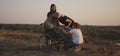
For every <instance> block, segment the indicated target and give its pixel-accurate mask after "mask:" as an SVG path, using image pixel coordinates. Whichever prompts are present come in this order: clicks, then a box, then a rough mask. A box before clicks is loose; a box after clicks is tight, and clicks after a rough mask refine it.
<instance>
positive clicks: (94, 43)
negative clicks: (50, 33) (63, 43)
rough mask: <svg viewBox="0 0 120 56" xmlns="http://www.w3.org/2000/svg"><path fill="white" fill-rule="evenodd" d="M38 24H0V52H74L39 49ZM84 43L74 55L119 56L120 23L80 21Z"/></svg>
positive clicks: (33, 55)
mask: <svg viewBox="0 0 120 56" xmlns="http://www.w3.org/2000/svg"><path fill="white" fill-rule="evenodd" d="M43 30H44V28H43V27H42V25H27V24H24V25H20V24H0V56H75V55H74V54H73V53H72V51H73V50H68V51H65V50H61V52H56V50H52V51H51V52H49V53H48V52H45V51H41V50H40V49H39V46H38V39H39V36H41V34H42V33H43V32H44V31H43ZM81 30H82V33H83V36H84V40H85V43H84V45H83V46H82V49H81V51H80V52H79V55H78V56H120V45H117V44H116V43H120V26H89V25H82V26H81Z"/></svg>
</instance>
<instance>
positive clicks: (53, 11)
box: [50, 4, 56, 12]
mask: <svg viewBox="0 0 120 56" xmlns="http://www.w3.org/2000/svg"><path fill="white" fill-rule="evenodd" d="M53 6H56V5H55V4H51V6H50V11H51V12H56V10H55V11H53V10H52V7H53Z"/></svg>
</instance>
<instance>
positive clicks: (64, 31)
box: [60, 27, 71, 35]
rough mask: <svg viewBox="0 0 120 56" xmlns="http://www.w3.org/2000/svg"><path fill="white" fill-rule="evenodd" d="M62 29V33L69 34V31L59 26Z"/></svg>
mask: <svg viewBox="0 0 120 56" xmlns="http://www.w3.org/2000/svg"><path fill="white" fill-rule="evenodd" d="M60 29H61V30H62V31H63V33H65V34H67V35H71V33H70V32H67V31H66V30H65V29H64V28H62V27H61V28H60Z"/></svg>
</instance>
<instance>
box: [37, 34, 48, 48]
mask: <svg viewBox="0 0 120 56" xmlns="http://www.w3.org/2000/svg"><path fill="white" fill-rule="evenodd" d="M38 45H39V48H40V50H42V49H43V50H45V49H46V47H47V44H46V36H45V35H44V34H43V35H41V36H40V37H39V42H38Z"/></svg>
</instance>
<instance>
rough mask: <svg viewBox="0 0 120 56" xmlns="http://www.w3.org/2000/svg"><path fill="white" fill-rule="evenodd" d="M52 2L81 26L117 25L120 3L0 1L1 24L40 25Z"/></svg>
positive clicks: (105, 0)
mask: <svg viewBox="0 0 120 56" xmlns="http://www.w3.org/2000/svg"><path fill="white" fill-rule="evenodd" d="M52 3H54V4H56V6H57V11H58V12H59V13H61V14H64V15H67V16H68V17H70V18H71V19H73V20H74V21H76V22H79V23H80V24H82V25H120V0H0V24H41V23H43V22H44V21H45V19H46V18H47V13H48V12H49V10H50V5H51V4H52Z"/></svg>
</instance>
